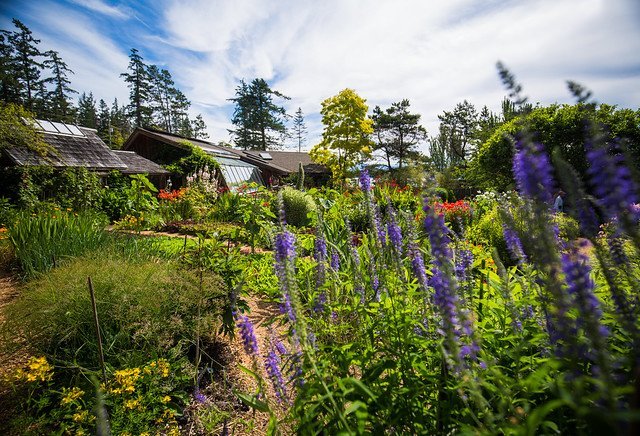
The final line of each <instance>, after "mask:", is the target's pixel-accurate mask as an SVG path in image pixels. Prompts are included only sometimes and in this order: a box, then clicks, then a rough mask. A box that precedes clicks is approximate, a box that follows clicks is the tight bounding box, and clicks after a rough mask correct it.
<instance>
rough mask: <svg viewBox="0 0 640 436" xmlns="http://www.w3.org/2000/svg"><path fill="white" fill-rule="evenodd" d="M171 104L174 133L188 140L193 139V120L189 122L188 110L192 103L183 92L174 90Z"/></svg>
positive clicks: (172, 90) (171, 95)
mask: <svg viewBox="0 0 640 436" xmlns="http://www.w3.org/2000/svg"><path fill="white" fill-rule="evenodd" d="M170 103H171V108H170V110H171V125H172V126H173V127H172V133H176V134H178V135H181V136H185V137H187V138H191V137H193V132H192V130H191V120H189V114H188V112H187V111H188V110H189V108H190V107H191V102H190V101H189V100H188V99H187V97H186V96H185V95H184V94H183V93H182V91H180V90H178V89H176V88H172V89H171V94H170Z"/></svg>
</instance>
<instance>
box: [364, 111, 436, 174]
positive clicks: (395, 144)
mask: <svg viewBox="0 0 640 436" xmlns="http://www.w3.org/2000/svg"><path fill="white" fill-rule="evenodd" d="M409 106H410V103H409V100H407V99H404V100H402V101H400V102H397V103H392V104H391V107H389V108H388V109H386V110H384V111H383V110H382V109H380V107H379V106H376V107H375V109H374V110H373V115H372V117H371V119H372V120H373V129H374V134H375V137H376V139H377V144H376V146H375V147H374V149H375V150H381V151H383V152H384V154H385V157H386V159H387V166H388V167H389V170H391V159H395V160H397V161H398V168H402V165H403V164H404V162H405V161H406V160H407V158H409V157H410V156H411V155H415V153H416V146H417V144H418V143H420V142H421V141H424V140H425V139H426V137H427V131H426V130H425V128H424V127H422V126H421V125H420V124H419V123H420V115H419V114H412V113H410V112H409Z"/></svg>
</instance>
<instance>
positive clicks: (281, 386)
mask: <svg viewBox="0 0 640 436" xmlns="http://www.w3.org/2000/svg"><path fill="white" fill-rule="evenodd" d="M280 365H281V360H280V357H279V356H278V354H277V353H276V352H275V350H274V349H271V350H269V353H268V354H267V356H266V357H265V361H264V366H265V370H266V371H267V375H268V376H269V380H271V385H272V386H273V390H274V392H275V393H276V399H277V400H278V403H280V404H283V403H284V404H288V403H289V400H288V398H287V386H286V383H285V381H284V377H283V376H282V371H281V370H280Z"/></svg>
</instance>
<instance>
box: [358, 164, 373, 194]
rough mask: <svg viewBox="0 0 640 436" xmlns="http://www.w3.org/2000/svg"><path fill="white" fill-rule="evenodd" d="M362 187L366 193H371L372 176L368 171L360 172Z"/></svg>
mask: <svg viewBox="0 0 640 436" xmlns="http://www.w3.org/2000/svg"><path fill="white" fill-rule="evenodd" d="M360 187H361V188H362V190H363V191H364V192H369V191H371V176H369V171H367V170H366V169H363V170H362V171H360Z"/></svg>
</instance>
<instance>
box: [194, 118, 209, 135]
mask: <svg viewBox="0 0 640 436" xmlns="http://www.w3.org/2000/svg"><path fill="white" fill-rule="evenodd" d="M191 131H192V132H193V137H194V138H196V139H208V138H209V134H208V133H207V124H206V123H205V122H204V118H202V114H198V115H196V118H195V120H192V121H191Z"/></svg>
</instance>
